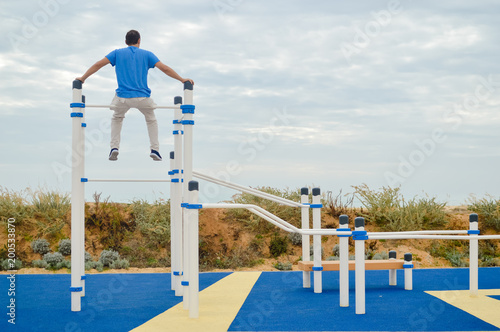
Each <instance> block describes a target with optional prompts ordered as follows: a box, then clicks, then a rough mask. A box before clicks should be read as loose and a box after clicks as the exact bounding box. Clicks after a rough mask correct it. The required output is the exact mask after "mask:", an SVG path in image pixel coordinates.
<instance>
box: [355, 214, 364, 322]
mask: <svg viewBox="0 0 500 332" xmlns="http://www.w3.org/2000/svg"><path fill="white" fill-rule="evenodd" d="M354 227H355V231H354V232H353V238H354V250H355V255H356V262H355V269H356V271H355V272H356V273H355V278H356V282H355V283H356V285H355V286H356V314H358V315H360V314H364V313H365V240H366V231H365V219H364V218H362V217H358V218H356V219H354Z"/></svg>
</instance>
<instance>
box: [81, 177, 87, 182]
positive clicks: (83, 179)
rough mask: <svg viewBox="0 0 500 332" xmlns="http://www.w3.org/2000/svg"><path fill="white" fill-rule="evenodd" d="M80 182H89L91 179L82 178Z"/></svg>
mask: <svg viewBox="0 0 500 332" xmlns="http://www.w3.org/2000/svg"><path fill="white" fill-rule="evenodd" d="M80 182H89V179H87V178H81V179H80Z"/></svg>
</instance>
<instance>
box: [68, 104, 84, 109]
mask: <svg viewBox="0 0 500 332" xmlns="http://www.w3.org/2000/svg"><path fill="white" fill-rule="evenodd" d="M69 107H71V108H75V107H78V108H85V104H84V103H71V104H69Z"/></svg>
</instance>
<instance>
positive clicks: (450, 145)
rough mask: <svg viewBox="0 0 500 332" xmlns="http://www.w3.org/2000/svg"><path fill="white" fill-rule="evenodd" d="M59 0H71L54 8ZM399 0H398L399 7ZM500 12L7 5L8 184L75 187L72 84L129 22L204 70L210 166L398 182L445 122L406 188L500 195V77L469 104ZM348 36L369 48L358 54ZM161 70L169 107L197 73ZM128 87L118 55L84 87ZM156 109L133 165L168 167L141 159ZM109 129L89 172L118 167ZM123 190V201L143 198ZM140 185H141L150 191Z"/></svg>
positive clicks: (96, 116) (422, 6)
mask: <svg viewBox="0 0 500 332" xmlns="http://www.w3.org/2000/svg"><path fill="white" fill-rule="evenodd" d="M48 3H52V4H55V3H57V4H58V6H57V7H55V6H53V7H51V8H52V9H50V8H48V7H46V4H48ZM221 3H222V4H225V6H222V7H221V5H220V4H221ZM393 3H396V4H399V6H398V7H397V8H398V10H396V11H393V12H391V8H392V7H391V6H393V5H391V4H393ZM42 4H45V5H42ZM498 12H499V5H498V4H497V3H496V2H494V1H482V2H480V3H471V2H469V1H439V2H429V1H423V2H415V1H406V0H400V1H399V2H398V1H396V2H394V1H392V2H391V1H358V2H356V3H353V2H352V3H351V2H331V1H317V2H314V4H305V3H303V2H300V1H273V2H264V1H243V0H242V1H230V2H229V1H226V0H220V1H208V2H207V1H199V0H189V1H182V2H174V1H157V0H145V1H141V2H140V3H137V2H134V1H120V2H118V1H107V2H98V1H86V2H77V1H73V0H64V1H62V0H53V1H52V2H51V1H49V0H47V1H45V2H43V1H42V2H30V3H29V4H24V3H21V2H8V3H5V4H2V19H1V20H0V28H1V29H2V31H4V32H5V33H4V36H5V37H6V39H5V40H6V42H4V43H2V45H0V75H1V77H2V78H1V81H0V96H1V98H0V107H1V113H0V117H1V121H2V127H3V128H5V129H6V130H3V131H2V133H1V134H0V139H1V140H2V142H13V143H12V144H4V145H2V151H3V153H4V155H6V156H8V159H6V160H7V161H6V160H4V159H2V164H3V165H6V166H3V167H7V168H5V169H6V170H8V174H7V173H6V172H2V177H1V183H2V185H5V186H8V187H13V188H18V187H25V186H27V185H30V184H34V183H40V182H43V183H48V184H53V185H54V186H61V187H63V188H66V189H68V188H69V182H68V180H69V174H68V173H65V174H64V176H63V182H60V181H59V178H58V176H57V175H56V174H55V172H54V171H53V170H51V165H54V163H59V164H61V165H66V164H67V161H66V159H67V158H68V151H67V150H68V148H67V146H68V144H69V140H70V138H71V128H70V119H69V115H68V113H69V108H68V104H69V102H70V99H71V81H72V80H73V79H74V77H76V76H79V75H81V74H82V73H83V72H84V71H85V70H86V69H87V68H88V67H89V66H90V65H92V64H93V63H94V62H95V61H97V60H99V59H101V58H102V57H104V56H105V55H106V54H107V53H109V52H110V51H111V50H113V49H115V48H119V47H123V46H124V43H123V39H124V35H125V32H126V31H127V30H129V29H138V30H139V31H140V32H141V34H142V41H143V43H142V45H141V46H142V47H144V48H146V49H149V50H151V51H153V52H154V53H155V54H156V55H157V56H158V57H159V58H160V59H161V60H162V61H163V62H165V63H166V64H168V65H170V66H171V67H172V68H174V69H175V70H176V71H178V72H179V73H180V74H181V75H182V76H185V77H191V78H193V79H195V81H196V84H195V104H196V107H197V111H196V114H195V119H196V124H197V125H196V126H195V152H196V153H197V156H195V166H196V167H200V168H203V169H207V170H212V171H214V172H217V171H218V170H220V169H224V167H225V165H227V162H228V161H231V160H236V161H238V162H239V163H241V165H244V167H245V171H248V172H249V173H250V174H243V173H241V174H239V175H238V176H237V177H235V180H238V179H241V180H242V181H248V182H249V183H252V184H254V185H255V184H257V183H259V181H260V179H262V180H265V181H268V182H266V183H263V185H268V184H269V185H281V184H283V183H289V185H290V186H291V187H295V185H294V184H297V186H302V185H305V184H306V183H304V182H307V180H306V179H307V178H310V179H311V181H318V182H317V184H319V181H322V182H323V183H325V185H326V186H332V187H336V188H338V187H339V186H341V187H344V188H346V190H348V189H349V186H350V185H356V184H359V183H361V182H367V183H368V184H369V185H372V186H384V185H387V182H386V180H385V179H384V173H385V172H387V171H391V172H397V168H398V165H399V163H400V160H401V158H408V156H409V155H410V154H411V153H412V151H414V150H415V149H418V146H417V145H416V143H415V141H422V140H425V139H427V138H429V137H431V136H432V132H433V131H434V130H436V128H438V129H439V128H440V129H443V130H444V132H445V134H446V137H447V139H446V140H445V141H444V142H442V143H439V144H438V145H437V147H436V150H435V153H433V154H432V155H431V156H428V157H426V160H425V162H424V163H423V164H422V165H421V166H418V167H416V170H415V172H414V173H413V174H412V175H411V176H410V177H408V178H407V179H406V181H405V183H403V190H407V191H408V192H410V193H417V192H421V191H422V190H424V191H428V192H429V193H430V194H434V192H432V191H433V190H435V191H436V192H435V194H438V195H442V196H443V197H448V196H447V195H453V199H455V201H457V202H458V201H460V200H464V198H465V197H466V196H467V195H468V193H469V192H475V191H477V192H484V191H489V192H490V193H492V194H500V192H498V183H497V182H496V180H494V179H495V178H496V177H495V176H494V174H492V173H487V172H484V171H483V172H479V171H478V170H479V169H480V168H479V167H478V166H477V163H476V161H477V159H475V158H481V159H480V160H481V161H482V162H485V163H489V164H491V163H495V162H498V158H499V156H498V154H497V153H495V152H494V151H496V145H495V139H496V128H497V127H498V123H499V121H500V119H499V115H498V112H497V109H498V105H499V103H500V99H499V98H500V97H499V93H498V92H499V91H498V86H494V87H493V90H492V91H490V94H489V95H488V96H487V97H485V98H481V100H479V102H478V103H475V104H474V105H472V104H470V105H468V106H467V105H466V106H467V107H466V106H464V103H466V104H467V103H468V102H470V100H471V99H470V98H472V97H473V96H475V95H476V89H477V87H478V86H479V85H480V84H481V82H482V80H484V79H488V77H489V75H493V76H492V80H493V81H494V82H496V81H497V80H498V81H500V77H497V76H496V73H497V72H498V69H499V68H498V66H499V65H498V64H497V63H498V61H497V59H496V57H497V54H498V48H499V46H498V45H499V43H498V40H497V39H498V38H497V31H498V28H499V24H498V22H497V21H498V20H497V14H498ZM43 13H45V16H46V19H45V20H44V14H43ZM387 13H390V15H389V16H387V15H386V14H387ZM384 15H385V16H384ZM125 18H126V19H125ZM30 26H31V27H32V28H33V27H35V28H34V29H32V30H29V28H30ZM346 45H347V46H350V47H351V48H352V47H354V49H355V51H354V53H352V55H351V56H349V57H346V54H345V52H344V51H343V50H342V47H343V46H346ZM149 83H150V87H151V88H152V90H153V98H154V99H155V101H156V102H157V103H158V104H171V103H172V99H173V97H174V96H176V95H181V94H182V86H181V85H180V84H178V82H175V81H173V80H171V79H169V78H167V77H165V75H163V74H162V73H161V72H159V71H158V70H152V71H151V73H150V79H149ZM115 88H116V82H115V77H114V70H113V68H111V66H107V67H105V68H103V69H102V70H101V71H100V72H98V73H97V74H96V75H94V76H93V77H91V78H90V79H89V80H88V81H87V82H86V83H85V84H84V93H85V94H86V96H87V102H88V103H93V104H106V103H108V102H109V101H110V100H111V98H112V97H113V95H114V89H115ZM484 91H486V90H484ZM484 91H483V93H484ZM488 91H489V90H488ZM483 96H484V94H483ZM456 105H461V106H460V107H459V109H458V111H457V110H456V109H457V106H456ZM467 108H468V109H467ZM280 110H281V111H282V110H286V111H287V112H288V113H289V114H290V119H289V122H288V123H281V124H280V125H279V126H278V128H279V130H274V131H273V129H272V128H271V127H272V126H270V121H271V120H272V119H273V117H274V116H275V113H274V112H276V111H280ZM109 116H110V114H109V111H108V110H90V109H89V110H87V118H88V119H87V121H88V122H89V125H90V127H89V128H99V121H101V119H105V118H109ZM158 118H159V120H160V123H161V124H160V133H161V135H162V136H161V142H162V153H163V154H164V155H165V156H166V155H167V154H168V151H169V150H170V149H171V148H172V147H171V141H172V138H171V136H170V132H171V130H172V128H171V120H172V114H171V113H168V112H163V111H162V113H160V112H159V114H158ZM142 121H143V120H142V118H141V115H140V114H138V113H134V112H133V111H131V113H130V114H129V115H128V116H127V119H126V121H125V123H126V127H124V135H123V137H124V143H125V145H124V149H126V151H127V153H124V155H123V157H121V158H123V159H121V161H122V163H120V164H119V165H121V166H120V167H122V168H119V169H120V170H119V174H120V175H121V176H130V177H132V176H137V170H144V169H149V168H150V167H155V168H154V171H152V173H151V176H164V174H163V173H164V171H165V168H168V162H165V163H163V168H161V169H160V166H159V165H151V163H150V161H149V160H148V159H147V156H146V157H145V158H144V160H142V159H141V158H142V154H144V149H146V150H147V145H148V144H147V137H146V136H147V135H146V133H145V125H144V124H143V123H142ZM18 128H19V129H18ZM21 128H22V129H21ZM106 135H107V134H104V135H103V138H102V139H101V140H100V141H99V142H98V143H94V147H93V150H92V152H91V153H90V154H89V156H88V162H89V170H92V171H93V172H95V173H97V171H98V170H101V171H103V172H104V173H106V174H108V175H109V174H111V175H112V173H113V172H116V171H117V169H114V168H110V167H112V166H111V165H109V164H108V163H107V161H106V155H107V153H108V151H107V149H108V146H107V145H108V142H107V140H108V137H107V136H106ZM163 135H165V136H163ZM259 135H260V137H261V140H262V137H264V138H265V137H266V135H267V137H271V136H270V135H272V140H269V142H268V143H266V144H265V148H263V149H261V150H259V149H257V148H256V147H255V146H253V148H254V150H255V154H256V156H255V157H254V158H253V159H251V160H248V159H249V156H250V153H249V152H247V153H242V152H241V151H242V149H243V150H244V151H247V150H248V149H249V148H250V147H252V145H248V144H253V143H255V144H257V143H258V144H259V145H258V146H260V144H262V142H260V141H259ZM264 141H265V139H264ZM245 144H247V145H245ZM242 146H243V147H242ZM245 148H246V150H245ZM20 149H24V150H27V151H32V152H30V153H32V154H33V155H34V158H29V159H30V160H29V163H30V165H31V166H30V167H31V168H32V169H33V170H35V171H33V172H32V173H31V174H30V175H25V173H23V172H22V168H19V167H17V165H22V164H25V163H27V162H28V160H26V153H25V152H23V153H19V152H18V151H19V150H20ZM124 152H125V151H124ZM252 155H253V153H252ZM134 156H135V157H134ZM138 156H140V157H138ZM468 156H475V157H474V158H472V157H468ZM458 163H460V167H457V166H456V165H457V164H458ZM157 166H158V167H157ZM277 169H279V170H277ZM443 170H447V172H450V173H451V174H454V175H455V177H456V178H463V176H464V174H463V173H466V174H468V175H469V176H468V180H467V183H466V184H464V188H462V189H460V188H457V187H456V186H452V185H450V186H449V188H452V190H451V189H450V190H448V189H447V188H448V187H447V186H446V184H444V185H442V186H436V185H435V183H436V182H439V181H440V180H441V178H442V176H441V175H440V174H439V172H441V171H443ZM162 172H163V173H162ZM269 174H273V175H269ZM292 174H295V175H294V176H295V177H294V176H292ZM450 176H451V175H450ZM492 179H493V180H492ZM465 186H467V188H465ZM116 188H117V187H110V190H111V191H112V192H110V194H112V195H113V199H116V200H126V199H128V198H129V197H130V195H129V194H128V193H126V192H124V191H123V190H122V189H116ZM104 189H105V188H104V187H103V190H104ZM325 189H326V188H325ZM141 190H144V187H141V189H140V190H139V191H134V192H137V193H138V195H141V194H144V195H145V196H148V195H150V191H147V190H146V191H147V192H144V191H141ZM91 191H92V190H90V191H89V192H91ZM114 195H116V197H114Z"/></svg>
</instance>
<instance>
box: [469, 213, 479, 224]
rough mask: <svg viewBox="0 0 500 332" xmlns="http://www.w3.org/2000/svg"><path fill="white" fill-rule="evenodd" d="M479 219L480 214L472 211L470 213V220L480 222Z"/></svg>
mask: <svg viewBox="0 0 500 332" xmlns="http://www.w3.org/2000/svg"><path fill="white" fill-rule="evenodd" d="M478 220H479V216H478V215H477V213H471V214H470V215H469V222H478Z"/></svg>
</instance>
